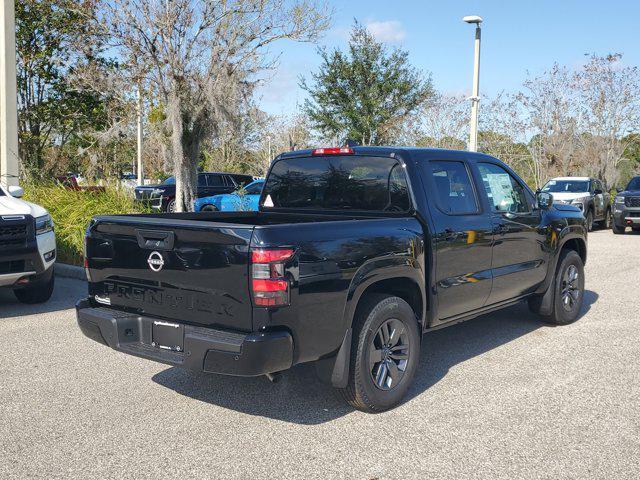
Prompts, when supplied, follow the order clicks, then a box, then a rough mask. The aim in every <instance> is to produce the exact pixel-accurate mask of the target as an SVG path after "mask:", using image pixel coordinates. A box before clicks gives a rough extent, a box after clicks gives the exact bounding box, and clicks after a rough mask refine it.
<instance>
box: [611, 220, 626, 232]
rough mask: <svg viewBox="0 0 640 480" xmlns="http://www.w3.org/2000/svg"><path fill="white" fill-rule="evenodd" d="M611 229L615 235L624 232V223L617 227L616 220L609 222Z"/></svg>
mask: <svg viewBox="0 0 640 480" xmlns="http://www.w3.org/2000/svg"><path fill="white" fill-rule="evenodd" d="M611 230H613V233H615V234H616V235H622V234H623V233H624V232H625V230H626V228H625V226H624V225H623V226H621V227H619V226H618V225H616V222H613V223H612V224H611Z"/></svg>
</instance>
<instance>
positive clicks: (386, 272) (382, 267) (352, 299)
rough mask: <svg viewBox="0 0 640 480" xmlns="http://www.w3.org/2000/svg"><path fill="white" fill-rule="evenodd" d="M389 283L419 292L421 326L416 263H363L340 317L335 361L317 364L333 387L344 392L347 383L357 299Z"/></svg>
mask: <svg viewBox="0 0 640 480" xmlns="http://www.w3.org/2000/svg"><path fill="white" fill-rule="evenodd" d="M392 279H398V280H401V279H409V280H411V281H413V282H415V283H416V285H417V286H418V287H419V288H420V294H421V296H422V299H421V300H422V305H423V308H422V315H421V317H422V318H419V319H418V320H419V321H420V323H423V321H424V315H425V311H426V307H425V305H426V299H425V298H424V296H425V295H424V275H423V273H422V271H421V270H420V269H419V267H418V262H417V261H415V259H413V258H411V257H408V256H387V257H382V258H377V259H374V260H370V261H368V262H366V263H365V264H364V265H362V266H361V267H360V268H359V269H358V271H357V272H356V274H355V275H354V277H353V279H352V281H351V285H350V286H349V292H348V295H347V303H346V305H345V308H344V314H343V325H344V329H345V332H346V333H345V336H344V339H343V341H342V343H341V345H340V348H339V350H338V352H337V354H336V355H335V356H334V357H331V358H329V359H326V360H323V361H321V364H320V365H321V368H323V369H324V372H325V373H324V374H321V377H324V378H327V377H328V378H327V379H330V381H331V384H332V385H333V386H334V387H336V388H345V387H346V386H347V383H348V379H349V362H350V359H351V346H352V343H353V341H352V332H353V320H354V318H355V313H356V309H357V307H358V303H359V301H360V299H361V298H362V296H363V295H364V294H365V292H366V291H367V289H368V288H369V287H371V286H373V285H375V284H376V283H379V282H382V281H385V280H392ZM327 367H328V368H327ZM319 373H320V371H319Z"/></svg>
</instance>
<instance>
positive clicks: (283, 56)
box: [258, 0, 640, 115]
mask: <svg viewBox="0 0 640 480" xmlns="http://www.w3.org/2000/svg"><path fill="white" fill-rule="evenodd" d="M329 3H330V5H331V6H332V8H333V9H334V16H333V24H332V26H331V28H330V29H329V30H328V31H327V32H325V34H324V35H323V37H322V39H321V40H320V42H319V44H318V45H322V46H324V47H327V48H330V49H333V48H340V49H343V50H344V49H346V46H347V41H348V38H349V30H350V27H351V25H352V24H353V21H354V19H357V20H358V21H359V22H360V23H362V24H363V25H366V26H367V28H368V29H369V31H371V32H372V33H373V34H374V36H375V37H376V38H377V39H378V40H379V41H383V42H385V43H387V44H388V45H389V46H390V47H399V48H402V49H404V50H407V51H408V52H409V60H410V62H411V63H412V64H413V65H414V66H415V67H417V68H419V69H420V70H421V71H423V72H424V73H425V74H427V75H428V74H430V75H431V78H432V80H433V83H434V86H435V87H436V89H437V90H438V91H440V92H444V93H448V94H465V95H468V94H469V93H470V91H471V80H472V73H473V36H474V27H473V26H472V25H468V24H466V23H464V22H462V17H463V16H465V15H480V16H481V17H482V18H483V20H484V21H483V23H482V52H481V67H480V92H481V94H483V95H488V96H493V95H495V94H498V93H500V92H502V91H507V92H512V91H516V90H518V89H519V88H520V87H521V85H522V83H523V81H525V80H526V79H527V78H528V77H530V76H536V75H539V74H541V73H543V72H544V71H545V70H546V69H548V68H549V67H551V66H552V65H553V63H554V62H558V63H560V64H563V65H567V66H570V67H578V66H580V65H581V64H582V63H584V62H585V60H586V56H585V55H586V54H592V53H595V54H598V55H606V54H608V53H621V54H623V58H622V60H623V63H624V64H625V65H640V29H639V27H638V23H639V22H638V19H639V18H640V0H607V1H602V0H600V1H596V0H582V1H577V0H555V1H553V0H529V1H527V0H513V1H497V0H493V1H490V0H482V1H481V0H440V1H433V0H422V1H421V0H391V1H390V0H386V1H382V0H368V1H367V0H350V1H339V0H329ZM318 45H313V44H305V43H296V42H280V43H278V44H275V45H273V46H272V47H271V51H270V53H271V54H272V55H278V56H279V66H278V68H277V70H276V71H274V72H271V73H270V74H269V77H270V78H269V79H268V81H267V82H266V83H265V85H264V86H263V87H262V88H260V90H259V92H258V95H259V103H260V105H261V107H262V108H263V109H264V110H265V111H267V112H268V113H270V114H273V115H280V114H292V113H295V112H296V111H297V110H298V109H299V107H300V106H301V104H302V103H303V102H304V99H305V98H306V96H305V92H304V91H302V90H301V89H300V88H299V86H298V83H299V78H300V76H304V77H306V78H309V75H310V72H314V71H317V70H318V68H319V66H320V57H319V55H318V54H317V48H318Z"/></svg>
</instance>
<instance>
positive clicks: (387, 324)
mask: <svg viewBox="0 0 640 480" xmlns="http://www.w3.org/2000/svg"><path fill="white" fill-rule="evenodd" d="M419 358H420V333H419V331H418V321H417V319H416V315H415V313H414V311H413V309H412V308H411V306H409V304H408V303H407V302H405V301H404V300H403V299H401V298H399V297H394V296H389V295H384V294H372V295H368V296H367V298H365V299H364V303H362V304H361V305H359V306H358V311H357V313H356V318H355V320H354V330H353V340H352V346H351V361H350V367H349V383H348V384H347V387H346V388H344V389H340V392H341V394H342V396H343V397H344V399H345V400H346V401H347V403H349V404H350V405H351V406H353V407H354V408H357V409H358V410H362V411H364V412H382V411H384V410H387V409H389V408H392V407H395V406H396V405H398V403H400V401H401V400H402V398H403V397H404V395H405V394H406V392H407V390H408V389H409V386H410V385H411V381H412V380H413V376H414V375H415V372H416V369H417V367H418V361H419Z"/></svg>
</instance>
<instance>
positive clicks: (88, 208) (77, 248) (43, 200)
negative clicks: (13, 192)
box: [24, 183, 147, 265]
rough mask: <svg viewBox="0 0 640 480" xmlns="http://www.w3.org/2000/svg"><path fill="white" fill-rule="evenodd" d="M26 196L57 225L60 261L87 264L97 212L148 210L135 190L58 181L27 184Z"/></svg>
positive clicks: (103, 213)
mask: <svg viewBox="0 0 640 480" xmlns="http://www.w3.org/2000/svg"><path fill="white" fill-rule="evenodd" d="M24 192H25V193H24V199H25V200H27V201H29V202H33V203H37V204H38V205H41V206H43V207H44V208H46V209H47V210H48V211H49V214H50V215H51V217H52V218H53V222H54V224H55V232H56V241H57V245H58V260H59V261H60V262H64V263H70V264H73V265H82V264H83V249H84V232H85V229H86V228H87V225H88V224H89V220H91V218H93V216H94V215H112V214H113V215H115V214H124V213H146V212H147V210H146V209H145V208H144V207H143V206H141V205H139V204H136V203H135V202H134V200H133V196H132V194H131V192H128V191H126V190H124V189H116V188H115V187H114V186H107V187H106V191H105V192H104V193H101V192H83V191H75V190H68V189H66V188H64V187H61V186H59V185H54V184H41V183H29V184H25V185H24Z"/></svg>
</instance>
